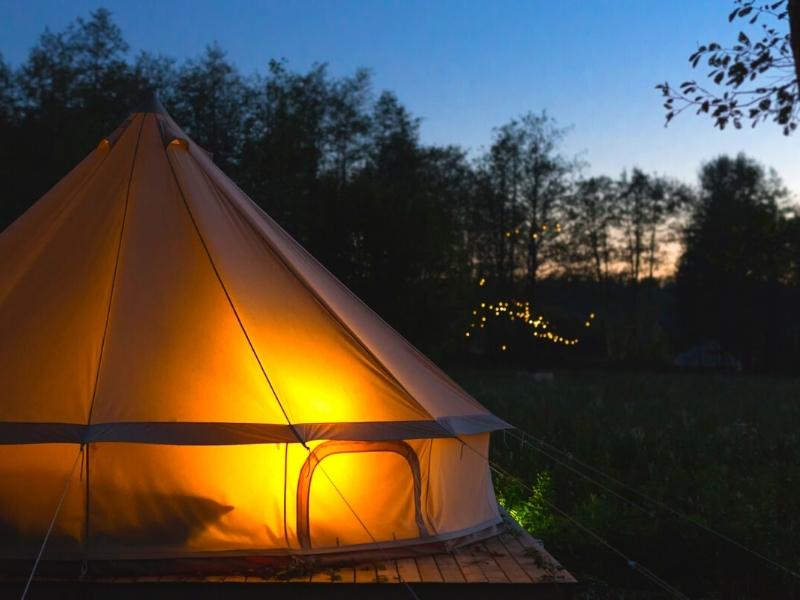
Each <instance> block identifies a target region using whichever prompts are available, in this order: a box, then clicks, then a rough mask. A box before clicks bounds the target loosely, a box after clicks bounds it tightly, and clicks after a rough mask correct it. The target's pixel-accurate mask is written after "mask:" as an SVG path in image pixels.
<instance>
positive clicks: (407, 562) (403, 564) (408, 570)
mask: <svg viewBox="0 0 800 600" xmlns="http://www.w3.org/2000/svg"><path fill="white" fill-rule="evenodd" d="M397 573H398V575H399V578H400V580H401V581H404V582H405V583H418V582H420V581H422V578H421V577H420V574H419V569H418V568H417V563H416V561H414V559H413V558H400V559H398V560H397Z"/></svg>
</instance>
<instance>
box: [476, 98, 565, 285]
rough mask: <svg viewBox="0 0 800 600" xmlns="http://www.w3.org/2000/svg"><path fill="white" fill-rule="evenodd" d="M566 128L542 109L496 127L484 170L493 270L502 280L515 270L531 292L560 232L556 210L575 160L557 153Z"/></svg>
mask: <svg viewBox="0 0 800 600" xmlns="http://www.w3.org/2000/svg"><path fill="white" fill-rule="evenodd" d="M566 131H567V130H566V129H563V128H560V127H559V126H558V124H557V123H556V121H555V120H554V119H552V118H551V117H549V116H548V115H547V114H546V113H544V112H543V113H541V114H533V113H528V114H526V115H523V116H522V117H520V118H519V119H513V120H511V121H510V122H509V123H507V124H505V125H503V126H502V127H499V128H498V129H496V130H495V136H494V140H493V143H492V146H491V148H490V149H489V152H488V154H487V155H486V156H485V157H484V158H483V160H482V163H481V164H482V170H483V172H484V177H483V181H484V184H485V185H484V198H485V200H484V202H483V205H484V206H483V208H484V212H485V213H486V216H485V218H484V221H485V222H486V223H487V224H488V225H489V226H490V227H491V228H492V231H493V238H494V240H493V242H494V243H493V244H492V246H493V252H492V254H493V262H494V263H495V266H494V269H493V270H494V271H495V273H496V274H497V276H498V277H500V281H501V283H503V282H506V285H507V282H508V281H511V280H513V278H514V274H515V273H516V272H517V271H518V270H520V271H521V272H522V273H524V274H525V277H524V280H523V281H524V287H525V288H526V290H527V291H528V292H529V293H533V291H534V289H535V287H536V281H537V279H538V278H539V277H540V274H541V271H542V269H543V268H544V267H546V266H547V265H548V263H549V262H550V261H551V260H552V252H551V250H552V248H553V246H554V243H553V240H554V239H555V237H557V236H558V234H559V233H560V232H561V224H560V223H559V222H558V215H559V211H560V210H561V208H562V206H563V204H564V202H565V201H566V200H567V198H568V197H569V194H570V190H571V185H572V183H573V181H572V179H573V175H574V174H575V173H576V172H577V170H578V168H579V164H578V162H577V161H576V160H574V159H568V158H566V157H565V156H564V155H563V154H561V152H560V147H561V144H562V143H563V139H564V136H565V135H566Z"/></svg>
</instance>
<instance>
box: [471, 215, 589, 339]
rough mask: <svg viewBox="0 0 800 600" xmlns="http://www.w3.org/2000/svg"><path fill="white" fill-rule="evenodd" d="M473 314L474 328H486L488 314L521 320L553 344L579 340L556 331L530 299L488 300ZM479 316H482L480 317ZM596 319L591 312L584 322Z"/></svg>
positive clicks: (483, 280) (535, 335)
mask: <svg viewBox="0 0 800 600" xmlns="http://www.w3.org/2000/svg"><path fill="white" fill-rule="evenodd" d="M543 227H546V226H543ZM556 229H557V230H560V229H561V225H560V224H558V223H556ZM509 233H510V232H509ZM534 235H536V234H534ZM534 239H535V238H534ZM478 285H479V286H480V287H483V286H485V285H486V278H484V277H481V279H480V281H479V282H478ZM484 313H485V314H484ZM472 316H473V317H475V319H474V321H473V322H472V323H470V324H469V326H470V328H472V329H474V328H475V327H476V325H477V326H478V327H479V328H480V329H484V328H485V326H486V323H487V316H488V317H497V318H502V317H505V318H507V319H508V320H509V321H521V322H522V324H523V325H524V326H526V327H529V328H530V329H531V330H532V331H531V334H532V335H533V337H535V338H537V339H541V340H544V341H548V342H551V343H553V344H560V345H562V346H575V345H577V343H578V341H579V339H578V338H577V337H574V338H567V337H564V336H562V335H560V334H558V333H556V332H554V331H553V330H552V328H550V327H549V323H548V322H547V320H546V319H545V318H544V316H543V315H536V316H535V315H534V313H533V312H532V310H531V303H530V302H528V301H522V300H510V301H506V300H498V301H497V302H496V303H489V304H488V305H487V303H486V302H481V303H480V307H476V308H474V309H473V310H472ZM477 317H480V318H479V319H478V318H477ZM594 319H595V314H594V313H593V312H590V313H589V318H588V320H587V321H585V322H584V325H585V326H586V327H591V325H592V322H593V321H594ZM548 329H549V330H548ZM464 335H465V336H466V337H471V336H470V332H469V331H467V332H465V334H464ZM500 350H501V351H502V352H506V351H507V350H508V346H507V345H506V344H502V345H501V346H500Z"/></svg>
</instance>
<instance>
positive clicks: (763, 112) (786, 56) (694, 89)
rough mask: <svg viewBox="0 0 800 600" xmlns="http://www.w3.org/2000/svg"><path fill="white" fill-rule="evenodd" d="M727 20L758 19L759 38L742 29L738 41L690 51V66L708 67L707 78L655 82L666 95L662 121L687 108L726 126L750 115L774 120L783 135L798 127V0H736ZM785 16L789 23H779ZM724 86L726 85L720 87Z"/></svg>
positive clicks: (754, 120) (753, 119) (754, 119)
mask: <svg viewBox="0 0 800 600" xmlns="http://www.w3.org/2000/svg"><path fill="white" fill-rule="evenodd" d="M735 4H736V7H735V8H734V10H733V11H732V12H731V13H730V15H728V21H729V22H733V21H734V20H737V19H739V20H745V21H747V24H748V25H750V26H753V25H756V23H758V22H759V21H760V20H761V21H767V22H761V23H759V24H760V26H761V27H760V34H759V37H758V39H755V40H752V39H751V37H750V36H748V35H747V33H745V32H744V31H740V32H739V35H738V36H737V40H736V43H735V44H733V45H732V46H730V47H723V46H722V45H721V44H719V43H717V42H711V43H708V44H704V45H701V46H700V47H699V48H698V49H697V50H696V51H695V52H694V53H693V54H692V55H691V56H689V63H690V64H691V65H692V68H693V69H697V68H700V67H701V65H703V66H707V67H709V68H710V70H709V71H708V73H707V74H706V77H707V78H708V79H709V80H710V82H711V83H710V84H706V85H702V84H700V83H699V82H698V81H697V80H689V81H684V82H683V83H681V84H680V85H679V86H678V87H677V88H676V87H673V86H672V85H670V84H669V82H664V83H663V84H659V85H657V86H656V89H658V90H660V91H661V94H662V96H663V97H664V98H665V100H664V109H665V110H666V111H667V113H666V123H665V124H669V122H670V121H671V120H672V119H673V118H675V117H676V116H677V115H679V114H681V113H682V112H684V111H686V110H687V109H689V108H694V109H696V112H697V114H708V115H709V116H710V117H711V118H712V119H714V124H715V126H716V127H719V128H720V129H725V127H726V126H727V125H729V124H731V123H732V124H733V126H734V127H736V128H737V129H740V128H741V127H742V123H743V121H746V120H749V121H750V122H751V125H752V126H753V127H755V126H756V125H757V124H758V123H760V122H763V121H767V120H772V121H773V122H775V123H777V124H778V125H780V126H781V127H782V128H783V133H784V134H785V135H788V134H790V133H791V132H792V131H794V130H795V129H796V128H797V124H798V120H800V90H799V89H798V70H800V68H799V67H798V63H797V56H798V54H799V53H800V50H798V43H797V42H798V35H797V26H796V23H797V21H798V19H800V0H778V1H777V2H770V3H764V4H757V3H756V0H735ZM787 21H788V24H789V27H783V25H784V23H786V22H787ZM723 88H727V89H723Z"/></svg>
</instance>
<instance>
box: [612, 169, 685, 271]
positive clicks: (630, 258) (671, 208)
mask: <svg viewBox="0 0 800 600" xmlns="http://www.w3.org/2000/svg"><path fill="white" fill-rule="evenodd" d="M618 185H619V188H618V189H619V194H618V196H617V204H618V207H617V213H616V214H617V218H618V221H617V222H618V224H619V225H620V227H621V234H622V236H623V243H622V247H621V249H620V252H619V256H620V257H622V258H623V259H624V260H625V262H626V263H627V268H628V274H629V277H630V280H631V281H632V282H637V281H639V279H641V278H642V277H643V276H646V277H647V278H648V279H653V278H654V277H655V275H656V268H657V267H658V266H659V265H660V264H661V258H662V257H661V254H662V251H663V246H662V242H663V241H665V240H664V237H665V233H666V232H665V231H664V230H665V228H666V226H667V225H668V223H669V222H670V220H671V219H672V217H674V216H675V215H676V214H677V213H678V212H679V210H680V209H681V208H682V207H683V206H684V204H685V203H686V201H687V199H688V196H689V192H688V190H687V189H686V188H685V187H684V186H681V185H679V184H677V183H675V182H672V181H669V180H667V179H665V178H663V177H659V176H657V175H648V174H647V173H644V172H643V171H641V170H640V169H636V168H635V169H633V171H632V173H631V175H630V177H628V175H627V174H625V173H623V175H622V178H621V180H620V181H619V184H618Z"/></svg>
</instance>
